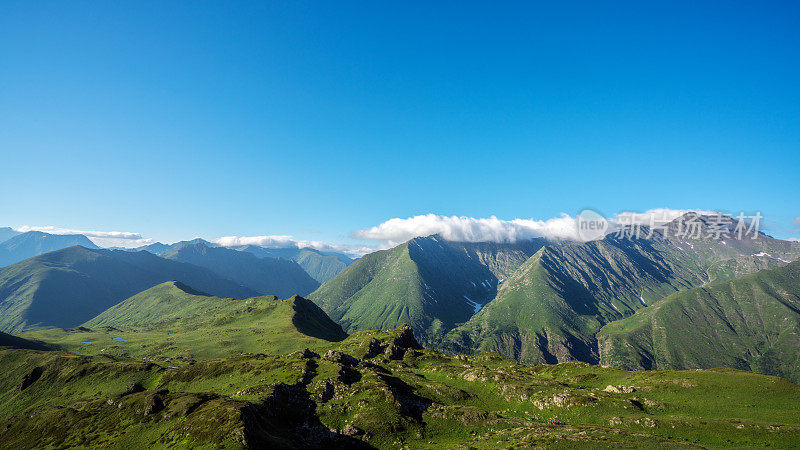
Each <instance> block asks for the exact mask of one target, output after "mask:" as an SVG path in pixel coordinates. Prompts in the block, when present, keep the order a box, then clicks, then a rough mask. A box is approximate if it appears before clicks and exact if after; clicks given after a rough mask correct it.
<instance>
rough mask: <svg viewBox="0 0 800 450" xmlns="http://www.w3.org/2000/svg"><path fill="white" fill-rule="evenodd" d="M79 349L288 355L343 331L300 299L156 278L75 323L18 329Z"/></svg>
mask: <svg viewBox="0 0 800 450" xmlns="http://www.w3.org/2000/svg"><path fill="white" fill-rule="evenodd" d="M23 336H24V337H26V338H29V339H35V340H41V341H46V342H49V343H53V344H57V345H58V346H59V347H61V348H63V349H67V350H70V351H75V352H79V353H81V354H103V355H109V356H116V357H121V358H137V359H146V360H149V361H154V360H157V361H161V362H169V363H171V364H172V363H177V362H179V361H187V360H193V359H197V358H219V357H223V356H228V355H237V354H240V353H262V352H266V353H271V354H277V353H281V354H282V353H288V352H292V351H297V350H302V349H304V348H317V347H318V346H319V345H320V344H321V343H322V342H323V341H340V340H342V339H344V338H345V337H346V336H347V335H346V334H345V333H344V331H342V329H341V327H340V326H339V325H337V324H336V323H335V322H333V321H332V320H331V319H330V318H328V316H326V315H325V313H324V312H323V311H322V310H321V309H320V308H319V307H318V306H316V305H315V304H314V303H312V302H311V301H309V300H306V299H303V298H301V297H292V298H290V299H288V300H279V299H277V298H276V297H274V296H268V297H254V298H248V299H246V300H236V299H231V298H227V299H223V298H219V297H213V296H210V295H206V294H203V293H200V292H197V291H195V290H193V289H192V288H190V287H188V286H186V285H184V284H182V283H178V282H167V283H162V284H159V285H158V286H155V287H153V288H150V289H148V290H146V291H144V292H141V293H139V294H136V295H134V296H133V297H131V298H129V299H127V300H125V301H123V302H120V303H119V304H117V305H114V306H113V307H111V308H109V309H108V310H106V311H105V312H103V313H102V314H100V315H98V316H97V317H95V318H93V319H91V320H89V321H88V322H86V323H84V324H83V325H81V326H80V327H76V328H68V329H61V328H56V329H49V330H42V331H35V332H31V333H25V334H23Z"/></svg>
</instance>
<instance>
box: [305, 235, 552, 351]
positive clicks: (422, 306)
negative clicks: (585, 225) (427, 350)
mask: <svg viewBox="0 0 800 450" xmlns="http://www.w3.org/2000/svg"><path fill="white" fill-rule="evenodd" d="M543 244H544V241H543V240H533V241H525V242H521V243H517V244H493V243H465V242H448V241H445V240H444V239H441V238H440V237H438V236H430V237H422V238H415V239H412V240H410V241H409V242H407V243H405V244H403V245H400V246H398V247H395V248H393V249H391V250H385V251H379V252H375V253H372V254H369V255H366V256H364V257H362V258H360V259H359V260H357V261H355V262H354V263H353V264H351V265H350V266H349V267H347V269H345V270H344V271H343V272H342V273H341V274H339V275H337V276H336V277H335V278H333V279H332V280H330V281H328V282H326V283H325V284H323V285H322V286H321V287H320V288H319V289H318V290H317V291H315V292H314V293H312V294H311V296H310V298H311V300H313V301H314V302H316V303H317V304H318V305H320V306H321V307H322V309H324V310H325V312H327V313H328V315H330V316H331V318H333V319H334V320H336V321H337V322H339V323H340V324H341V325H342V326H343V327H344V328H345V330H347V331H356V330H364V329H374V328H382V329H387V328H392V327H396V326H399V325H401V324H403V323H408V324H410V325H411V326H412V327H413V328H414V331H415V332H416V333H417V335H418V336H419V338H420V339H421V340H422V341H423V342H435V341H436V340H437V339H438V338H440V337H441V336H442V335H443V334H444V333H445V332H447V331H448V330H450V329H451V328H452V327H453V326H455V325H456V324H457V323H459V322H463V321H465V320H467V319H469V317H470V316H472V315H473V314H474V313H475V311H476V310H478V309H480V308H481V307H482V306H483V305H485V304H486V303H487V302H489V301H490V300H491V299H492V298H494V296H495V294H496V291H497V285H498V283H499V281H500V280H502V279H503V278H504V277H506V276H508V274H510V273H512V272H513V271H514V269H516V267H518V266H519V265H520V264H522V263H523V262H524V261H525V260H526V259H528V258H529V257H530V256H531V255H533V254H534V253H535V252H536V251H537V250H538V249H539V248H540V247H541V246H542V245H543Z"/></svg>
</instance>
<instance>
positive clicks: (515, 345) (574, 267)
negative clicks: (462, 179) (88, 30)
mask: <svg viewBox="0 0 800 450" xmlns="http://www.w3.org/2000/svg"><path fill="white" fill-rule="evenodd" d="M683 220H684V223H689V222H692V221H694V222H695V223H697V231H698V233H697V234H698V236H683V237H677V236H678V230H677V221H676V222H673V223H671V224H670V225H669V226H668V229H667V232H666V233H665V232H664V230H654V232H653V236H652V237H651V239H643V238H637V237H635V236H616V235H609V236H607V237H606V238H605V239H602V240H600V241H594V242H588V243H570V242H545V241H542V240H539V241H526V242H523V243H517V244H485V243H483V244H469V243H455V242H447V241H444V240H442V239H440V238H438V237H436V236H432V237H427V238H416V239H412V240H411V241H409V242H407V243H405V244H403V245H401V246H398V247H395V248H393V249H391V250H386V251H383V252H377V253H373V254H371V255H367V256H365V257H363V258H361V259H360V260H358V261H356V262H355V263H354V264H352V265H351V266H350V267H348V269H346V270H345V271H344V272H342V273H341V274H339V275H338V276H337V277H335V278H334V279H332V280H330V281H329V282H327V283H324V284H323V285H322V286H321V287H320V288H319V289H318V290H317V291H315V292H314V293H312V294H311V296H310V298H311V299H312V300H314V301H315V302H317V303H318V304H319V305H320V306H321V307H322V308H323V309H324V310H325V311H326V312H327V313H328V314H329V315H330V316H331V318H332V319H334V320H336V321H337V322H338V323H340V324H341V325H342V327H343V328H345V330H347V331H348V332H353V331H357V330H363V329H370V328H391V327H395V326H397V325H398V324H400V323H404V322H408V323H409V324H411V326H412V327H413V328H414V330H415V332H416V333H417V334H418V335H419V336H420V339H421V340H422V341H423V342H424V343H426V344H427V345H430V346H434V347H438V348H442V349H446V350H449V351H455V352H463V353H474V352H478V351H497V352H499V353H501V354H503V355H504V356H507V357H510V358H514V359H516V360H518V361H522V362H527V363H555V362H563V361H571V360H580V361H585V362H589V363H598V362H599V361H600V351H599V347H598V340H597V333H598V332H599V331H600V329H601V327H602V326H603V325H606V324H608V323H611V322H613V321H616V320H620V319H623V318H625V317H629V316H632V315H633V314H634V313H636V311H639V310H642V309H646V307H647V306H648V305H653V304H656V303H658V302H659V301H660V300H661V299H662V298H664V297H666V296H668V295H670V294H673V293H675V292H679V291H684V290H687V289H691V288H693V287H698V286H703V285H706V284H709V283H713V282H717V281H724V280H729V279H733V278H735V277H739V276H742V275H745V274H748V273H752V272H755V271H758V270H761V269H768V268H776V267H779V266H782V265H784V264H786V263H787V262H788V261H790V260H794V259H797V258H798V257H799V256H800V243H796V242H787V241H780V240H776V239H772V238H770V237H769V236H766V235H763V234H761V235H759V236H758V238H755V239H754V238H753V236H752V235H749V236H743V238H742V239H733V238H728V239H711V238H707V237H700V236H706V235H709V234H711V232H710V230H711V227H712V221H715V218H713V217H709V216H701V215H697V214H694V213H689V214H687V215H686V216H684V218H683ZM722 225H723V226H724V227H725V228H726V229H727V231H728V232H729V233H731V234H735V233H734V227H735V223H734V222H733V220H732V219H730V218H724V219H723V223H722ZM649 233H650V230H649V229H647V228H644V229H642V236H647V235H648V234H649ZM473 305H474V306H481V305H485V306H484V307H483V308H481V309H480V311H478V312H476V313H475V311H474V310H473V308H472V306H473ZM476 309H477V308H476ZM473 313H474V314H473ZM704 367H713V366H704ZM735 367H742V366H741V365H737V366H735ZM771 373H772V372H771Z"/></svg>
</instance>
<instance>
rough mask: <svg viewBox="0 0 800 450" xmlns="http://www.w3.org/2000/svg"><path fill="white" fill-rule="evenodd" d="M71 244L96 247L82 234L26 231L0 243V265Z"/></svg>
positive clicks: (9, 263) (6, 264)
mask: <svg viewBox="0 0 800 450" xmlns="http://www.w3.org/2000/svg"><path fill="white" fill-rule="evenodd" d="M73 245H80V246H83V247H86V248H98V247H97V246H96V245H94V243H93V242H92V241H90V240H89V238H87V237H86V236H84V235H82V234H48V233H42V232H41V231H28V232H27V233H22V234H19V235H17V236H14V237H12V238H10V239H8V240H6V241H5V242H2V243H0V267H3V266H8V265H11V264H14V263H17V262H20V261H22V260H24V259H28V258H31V257H34V256H37V255H41V254H44V253H47V252H52V251H56V250H61V249H62V248H67V247H72V246H73Z"/></svg>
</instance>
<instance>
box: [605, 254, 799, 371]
mask: <svg viewBox="0 0 800 450" xmlns="http://www.w3.org/2000/svg"><path fill="white" fill-rule="evenodd" d="M597 337H598V340H599V351H600V362H601V363H602V364H604V365H610V366H614V367H621V368H625V369H629V370H642V369H645V370H655V369H659V370H665V369H700V368H706V367H723V366H724V367H733V368H736V369H743V370H752V371H756V372H762V373H768V374H772V375H778V376H781V377H784V378H787V379H789V380H792V381H794V382H800V261H794V262H792V263H789V264H787V265H785V266H783V267H779V268H776V269H766V270H761V271H758V272H756V273H753V274H750V275H745V276H742V277H740V278H736V279H733V280H729V281H723V282H719V283H713V284H709V285H706V286H703V287H698V288H694V289H689V290H685V291H681V292H676V293H674V294H672V295H669V296H667V297H665V298H664V299H662V300H660V301H659V302H658V303H657V304H655V305H654V306H652V307H650V308H644V309H642V310H641V311H639V312H637V313H636V314H634V315H632V316H630V317H627V318H625V319H622V320H618V321H616V322H611V323H609V324H607V325H605V326H604V327H603V328H601V329H600V332H599V334H598V335H597Z"/></svg>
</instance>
